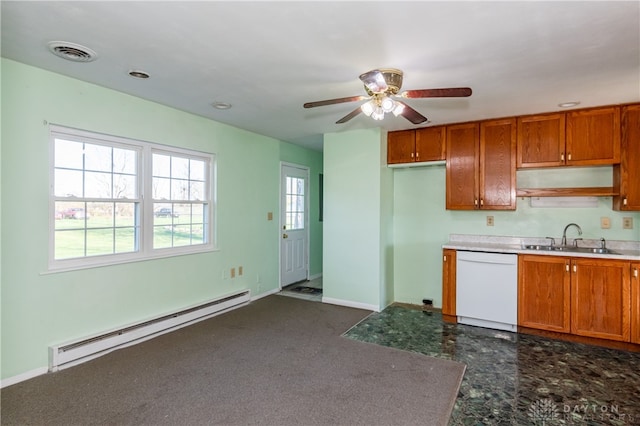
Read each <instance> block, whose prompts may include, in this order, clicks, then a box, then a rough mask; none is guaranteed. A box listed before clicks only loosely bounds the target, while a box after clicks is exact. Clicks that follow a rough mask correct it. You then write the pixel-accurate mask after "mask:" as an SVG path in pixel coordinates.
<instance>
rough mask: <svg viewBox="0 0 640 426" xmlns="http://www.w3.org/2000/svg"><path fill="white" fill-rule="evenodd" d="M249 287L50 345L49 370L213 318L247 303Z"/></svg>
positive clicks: (89, 358)
mask: <svg viewBox="0 0 640 426" xmlns="http://www.w3.org/2000/svg"><path fill="white" fill-rule="evenodd" d="M250 300H251V295H250V292H249V290H245V291H241V292H238V293H234V294H231V295H228V296H225V297H222V298H220V299H216V300H211V301H209V302H206V303H203V304H200V305H197V306H193V307H190V308H187V309H184V310H181V311H178V312H174V313H171V314H168V315H164V316H161V317H158V318H154V319H151V320H148V321H143V322H140V323H136V324H131V325H128V326H125V327H122V328H119V329H116V330H112V331H108V332H106V333H101V334H99V335H94V336H90V337H86V338H84V339H81V340H75V341H72V342H66V343H64V344H60V345H54V346H50V347H49V371H50V372H53V371H57V370H61V369H64V368H67V367H71V366H74V365H78V364H81V363H83V362H86V361H89V360H91V359H94V358H97V357H99V356H102V355H105V354H107V353H109V352H112V351H114V350H116V349H119V348H123V347H126V346H131V345H133V344H136V343H140V342H142V341H144V340H148V339H151V338H153V337H156V336H159V335H160V334H164V333H167V332H169V331H172V330H175V329H178V328H181V327H184V326H187V325H190V324H193V323H196V322H198V321H202V320H205V319H208V318H211V317H213V316H215V315H219V314H221V313H223V312H226V311H229V310H231V309H235V308H238V307H240V306H243V305H246V304H248V303H249V301H250Z"/></svg>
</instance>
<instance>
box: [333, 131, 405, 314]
mask: <svg viewBox="0 0 640 426" xmlns="http://www.w3.org/2000/svg"><path fill="white" fill-rule="evenodd" d="M385 163H386V133H382V132H381V130H380V129H369V130H356V131H350V132H344V133H331V134H326V135H325V138H324V182H325V186H324V191H325V193H324V194H325V222H324V243H323V250H324V263H323V265H324V266H323V300H325V301H331V302H332V303H333V302H338V303H340V304H346V305H350V306H356V307H363V308H368V309H373V310H381V309H382V308H384V307H385V306H386V305H387V304H388V303H389V302H390V301H392V300H393V281H392V278H393V272H392V271H393V248H392V244H393V240H392V238H393V233H392V232H393V227H392V226H391V223H392V215H393V199H392V196H393V189H392V188H393V175H392V171H391V169H389V168H387V167H386V164H385Z"/></svg>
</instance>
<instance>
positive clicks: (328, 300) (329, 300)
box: [322, 297, 380, 312]
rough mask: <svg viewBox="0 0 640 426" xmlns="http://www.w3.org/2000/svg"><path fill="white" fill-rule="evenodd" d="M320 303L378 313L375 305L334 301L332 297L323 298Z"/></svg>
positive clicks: (377, 307) (378, 308)
mask: <svg viewBox="0 0 640 426" xmlns="http://www.w3.org/2000/svg"><path fill="white" fill-rule="evenodd" d="M322 303H329V304H331V305H340V306H347V307H349V308H358V309H365V310H367V311H373V312H380V307H379V306H376V305H369V304H368V303H360V302H354V301H352V300H342V299H334V298H332V297H323V298H322Z"/></svg>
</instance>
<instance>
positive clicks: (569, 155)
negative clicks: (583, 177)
mask: <svg viewBox="0 0 640 426" xmlns="http://www.w3.org/2000/svg"><path fill="white" fill-rule="evenodd" d="M567 161H571V153H568V154H567Z"/></svg>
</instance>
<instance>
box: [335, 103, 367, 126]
mask: <svg viewBox="0 0 640 426" xmlns="http://www.w3.org/2000/svg"><path fill="white" fill-rule="evenodd" d="M361 112H362V109H361V108H360V107H358V108H356V109H354V110H353V111H351V112H350V113H349V114H347V115H345V116H344V117H342V118H341V119H340V120H338V121H336V124H342V123H346V122H347V121H349V120H351V119H352V118H353V117H355V116H356V115H358V114H360V113H361Z"/></svg>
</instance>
